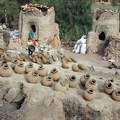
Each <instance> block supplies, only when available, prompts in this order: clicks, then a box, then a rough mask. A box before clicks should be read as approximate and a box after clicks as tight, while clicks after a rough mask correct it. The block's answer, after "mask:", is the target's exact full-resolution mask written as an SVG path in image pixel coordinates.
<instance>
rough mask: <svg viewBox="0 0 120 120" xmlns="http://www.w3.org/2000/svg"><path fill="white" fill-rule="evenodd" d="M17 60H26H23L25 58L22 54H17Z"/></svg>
mask: <svg viewBox="0 0 120 120" xmlns="http://www.w3.org/2000/svg"><path fill="white" fill-rule="evenodd" d="M16 58H17V59H18V60H19V61H23V60H24V59H23V56H22V55H20V54H17V55H16Z"/></svg>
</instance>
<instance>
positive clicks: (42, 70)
mask: <svg viewBox="0 0 120 120" xmlns="http://www.w3.org/2000/svg"><path fill="white" fill-rule="evenodd" d="M38 72H39V76H41V77H45V76H46V75H47V74H48V70H47V69H46V68H45V67H43V66H42V65H40V66H39V67H38Z"/></svg>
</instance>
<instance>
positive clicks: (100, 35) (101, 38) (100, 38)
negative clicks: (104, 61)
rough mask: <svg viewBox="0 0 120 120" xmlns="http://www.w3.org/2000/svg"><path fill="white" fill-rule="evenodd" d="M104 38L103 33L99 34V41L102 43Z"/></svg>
mask: <svg viewBox="0 0 120 120" xmlns="http://www.w3.org/2000/svg"><path fill="white" fill-rule="evenodd" d="M105 38H106V35H105V33H104V32H101V33H100V34H99V40H102V41H104V40H105Z"/></svg>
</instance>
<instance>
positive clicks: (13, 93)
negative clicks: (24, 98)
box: [4, 88, 21, 102]
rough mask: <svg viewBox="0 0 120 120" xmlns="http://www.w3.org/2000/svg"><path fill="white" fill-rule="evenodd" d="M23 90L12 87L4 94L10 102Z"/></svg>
mask: <svg viewBox="0 0 120 120" xmlns="http://www.w3.org/2000/svg"><path fill="white" fill-rule="evenodd" d="M20 92H21V90H20V89H19V88H11V89H10V90H9V91H8V93H7V94H6V95H5V96H4V99H5V100H7V101H8V102H12V101H13V100H14V99H15V98H16V97H17V96H18V94H20Z"/></svg>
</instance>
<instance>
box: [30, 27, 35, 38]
mask: <svg viewBox="0 0 120 120" xmlns="http://www.w3.org/2000/svg"><path fill="white" fill-rule="evenodd" d="M29 38H31V39H34V38H35V33H34V31H33V29H32V28H31V30H30V33H29Z"/></svg>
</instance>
